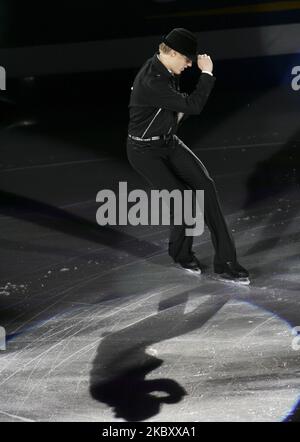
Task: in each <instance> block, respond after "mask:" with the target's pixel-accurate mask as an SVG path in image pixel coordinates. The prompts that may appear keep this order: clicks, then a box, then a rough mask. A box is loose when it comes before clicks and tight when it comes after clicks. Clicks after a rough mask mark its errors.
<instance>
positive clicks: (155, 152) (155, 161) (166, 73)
mask: <svg viewBox="0 0 300 442" xmlns="http://www.w3.org/2000/svg"><path fill="white" fill-rule="evenodd" d="M193 61H195V62H196V63H197V65H198V68H199V69H200V70H201V71H202V73H201V75H200V78H199V81H198V84H197V86H196V88H195V90H194V91H193V92H192V93H191V94H190V95H187V94H183V93H180V91H179V84H178V80H179V76H180V74H181V72H183V70H184V69H186V68H188V67H191V66H192V62H193ZM212 71H213V63H212V61H211V58H210V57H209V56H208V55H207V54H204V55H197V39H196V37H195V35H194V34H193V33H192V32H190V31H188V30H186V29H183V28H175V29H173V30H172V31H171V32H170V33H169V34H168V35H167V36H166V37H164V39H163V41H162V43H161V44H160V46H159V53H156V54H155V55H154V56H153V57H152V58H150V59H149V60H147V61H146V63H145V64H144V65H143V66H142V68H141V69H140V71H139V72H138V74H137V76H136V78H135V80H134V83H133V87H132V92H131V97H130V103H129V113H130V121H129V127H128V140H127V155H128V159H129V162H130V163H131V165H132V166H133V168H134V169H135V170H136V171H137V172H138V173H140V174H141V175H142V176H143V177H144V178H145V179H146V180H147V181H148V182H149V183H150V184H151V185H152V187H153V188H154V189H156V190H162V189H166V190H168V191H169V192H172V190H176V189H179V190H180V191H183V190H184V189H192V190H194V191H195V190H204V220H205V223H206V224H207V226H208V228H209V230H210V233H211V239H212V242H213V246H214V249H215V256H214V262H213V265H214V271H215V273H217V274H218V275H219V276H220V277H221V278H223V279H225V280H229V281H233V282H239V283H243V284H249V279H248V276H249V273H248V271H247V270H246V269H245V268H243V267H242V266H241V265H240V264H239V263H238V261H237V256H236V250H235V245H234V242H233V238H232V236H231V233H230V232H229V230H228V227H227V225H226V221H225V219H224V216H223V213H222V210H221V207H220V203H219V200H218V196H217V192H216V188H215V184H214V181H213V180H212V178H211V177H210V175H209V173H208V171H207V170H206V168H205V167H204V165H203V164H202V163H201V161H200V160H199V158H198V157H197V156H196V155H195V154H194V153H193V152H192V151H191V150H190V149H189V148H188V147H187V146H185V144H184V143H183V142H182V141H181V140H180V139H179V138H178V137H177V136H176V130H177V128H178V125H179V122H180V120H181V119H182V118H183V116H184V115H192V114H199V113H200V112H201V111H202V109H203V107H204V105H205V103H206V101H207V99H208V97H209V95H210V92H211V90H212V88H213V86H214V83H215V77H214V76H213V73H212ZM171 216H172V208H171ZM173 218H174V211H173ZM171 219H172V218H171ZM173 224H174V223H173ZM185 228H186V226H185V225H184V223H183V224H182V225H171V227H170V238H169V255H170V256H171V257H172V259H173V260H174V261H175V262H176V263H179V264H180V265H181V266H182V267H183V268H184V269H187V270H189V271H192V272H196V273H198V274H200V273H201V268H200V263H199V261H198V259H197V258H196V256H195V255H194V253H193V251H192V242H193V237H192V236H186V235H185Z"/></svg>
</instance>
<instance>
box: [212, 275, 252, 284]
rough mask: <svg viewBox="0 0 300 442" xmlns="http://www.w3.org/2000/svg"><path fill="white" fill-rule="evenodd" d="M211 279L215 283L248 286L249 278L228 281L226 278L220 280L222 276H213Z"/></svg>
mask: <svg viewBox="0 0 300 442" xmlns="http://www.w3.org/2000/svg"><path fill="white" fill-rule="evenodd" d="M212 278H213V279H214V280H215V281H219V282H225V283H228V284H235V285H243V286H248V285H250V279H249V278H240V279H228V278H222V276H213V277H212Z"/></svg>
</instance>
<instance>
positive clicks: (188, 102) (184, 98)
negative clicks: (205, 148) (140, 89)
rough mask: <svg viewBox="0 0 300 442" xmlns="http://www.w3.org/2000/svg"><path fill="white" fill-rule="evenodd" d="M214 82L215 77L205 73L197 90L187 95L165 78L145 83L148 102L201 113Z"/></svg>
mask: <svg viewBox="0 0 300 442" xmlns="http://www.w3.org/2000/svg"><path fill="white" fill-rule="evenodd" d="M214 83H215V77H213V76H211V75H208V74H206V73H203V74H202V75H201V76H200V78H199V81H198V83H197V86H196V88H195V90H194V91H193V92H192V93H191V94H190V95H187V94H183V93H180V92H178V91H176V90H175V89H174V88H173V87H172V85H171V84H170V83H168V82H167V81H166V79H165V78H162V77H154V78H151V79H150V80H149V81H148V82H147V84H146V85H145V86H146V90H147V95H146V100H147V104H149V105H151V106H156V107H162V108H163V109H169V110H172V111H175V112H183V113H184V114H187V115H193V114H199V113H200V112H201V111H202V109H203V107H204V106H205V104H206V102H207V100H208V97H209V95H210V93H211V90H212V89H213V87H214Z"/></svg>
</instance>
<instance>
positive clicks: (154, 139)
mask: <svg viewBox="0 0 300 442" xmlns="http://www.w3.org/2000/svg"><path fill="white" fill-rule="evenodd" d="M128 137H129V138H131V139H132V140H136V141H158V140H169V139H170V138H171V137H172V134H168V135H157V136H156V137H150V138H140V137H134V136H133V135H130V134H128Z"/></svg>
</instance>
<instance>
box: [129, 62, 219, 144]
mask: <svg viewBox="0 0 300 442" xmlns="http://www.w3.org/2000/svg"><path fill="white" fill-rule="evenodd" d="M157 55H158V54H155V55H154V56H153V57H152V58H150V59H149V60H147V61H146V63H145V64H144V65H143V66H142V68H141V69H140V71H139V72H138V74H137V76H136V77H135V80H134V83H133V87H132V88H131V89H132V91H131V96H130V102H129V117H130V121H129V127H128V133H129V134H131V135H134V136H137V137H142V136H143V135H144V136H143V138H149V137H153V136H156V135H165V134H167V133H176V130H177V127H178V113H179V112H182V113H184V114H185V115H192V114H199V113H200V112H201V111H202V109H203V107H204V105H205V103H206V101H207V99H208V97H209V94H210V92H211V90H212V88H213V86H214V83H215V77H213V76H211V75H209V74H205V73H204V74H201V75H200V77H199V81H198V83H197V86H196V88H195V90H194V91H193V92H192V93H191V94H190V95H187V94H183V93H180V91H179V76H177V75H173V74H172V73H170V72H169V71H168V69H167V68H166V67H165V66H164V65H163V64H162V63H161V61H160V60H159V59H158V57H157ZM154 117H155V118H154ZM153 119H154V120H153ZM151 122H152V124H151ZM150 124H151V126H150V127H149V125H150ZM148 127H149V128H148ZM147 128H148V129H147ZM146 130H147V132H146V133H145V131H146Z"/></svg>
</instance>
